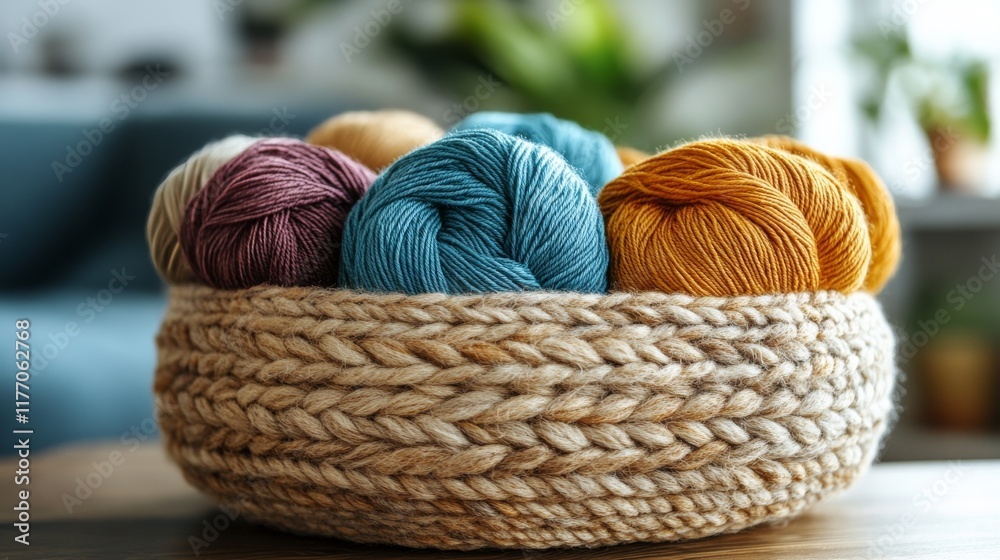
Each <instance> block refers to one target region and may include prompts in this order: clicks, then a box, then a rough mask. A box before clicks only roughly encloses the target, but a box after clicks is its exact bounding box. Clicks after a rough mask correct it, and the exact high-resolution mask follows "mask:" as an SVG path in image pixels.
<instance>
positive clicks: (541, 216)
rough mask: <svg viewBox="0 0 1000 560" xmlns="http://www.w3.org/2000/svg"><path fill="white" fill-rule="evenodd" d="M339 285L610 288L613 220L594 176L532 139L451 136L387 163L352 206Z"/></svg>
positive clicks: (411, 289) (456, 290) (414, 289)
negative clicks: (609, 226)
mask: <svg viewBox="0 0 1000 560" xmlns="http://www.w3.org/2000/svg"><path fill="white" fill-rule="evenodd" d="M343 259H344V260H343V266H342V267H341V284H342V285H343V286H344V287H348V288H359V289H363V290H368V291H375V292H403V293H408V294H419V293H427V292H442V293H450V294H464V293H487V292H516V291H522V290H558V291H567V292H591V293H594V292H596V293H601V292H604V291H605V290H606V288H607V270H608V248H607V243H606V242H605V237H604V220H603V219H602V217H601V213H600V210H599V208H598V206H597V201H596V199H594V197H593V196H592V195H591V194H590V192H589V189H588V187H587V183H586V182H584V180H583V179H582V178H581V177H580V175H579V174H577V172H576V171H575V170H573V168H572V167H570V166H569V164H567V163H566V160H565V159H563V158H562V157H560V156H559V155H558V154H557V153H555V152H554V151H552V150H551V149H549V148H547V147H545V146H543V145H541V144H536V143H534V142H528V141H527V140H524V139H521V138H517V137H514V136H510V135H508V134H504V133H502V132H497V131H495V130H488V129H476V130H467V131H462V132H455V133H452V134H449V135H447V136H445V137H444V138H442V139H441V140H438V141H437V142H433V143H431V144H428V145H427V146H424V147H422V148H417V149H416V150H414V151H412V152H410V153H409V154H407V155H405V156H403V157H402V158H400V159H399V160H398V161H396V162H395V163H394V164H392V165H391V166H389V168H388V169H386V170H385V171H384V172H383V173H382V175H380V176H379V178H378V179H377V180H376V181H375V183H374V184H373V185H372V187H371V189H369V191H368V194H367V195H365V197H364V198H363V199H362V200H361V202H359V203H358V204H357V205H356V206H355V207H354V209H353V210H352V211H351V214H350V216H349V217H348V219H347V224H346V225H345V229H344V252H343Z"/></svg>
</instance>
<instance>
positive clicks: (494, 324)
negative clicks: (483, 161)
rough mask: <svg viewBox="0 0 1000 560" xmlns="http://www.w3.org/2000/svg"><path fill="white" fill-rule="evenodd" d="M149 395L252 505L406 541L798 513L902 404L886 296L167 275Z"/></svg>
mask: <svg viewBox="0 0 1000 560" xmlns="http://www.w3.org/2000/svg"><path fill="white" fill-rule="evenodd" d="M157 343H158V346H159V365H158V367H157V371H156V394H157V401H158V407H159V414H160V422H161V426H162V430H163V434H164V438H165V440H166V445H167V448H168V450H169V453H170V455H171V456H172V457H173V459H174V460H175V461H176V462H177V463H178V464H179V465H180V466H181V468H182V469H183V471H184V474H185V476H186V477H187V479H188V480H189V481H190V482H191V483H192V484H194V485H195V486H196V487H198V488H200V489H201V490H203V491H204V492H206V493H208V494H209V495H211V496H212V497H213V498H215V499H216V500H217V501H218V502H220V503H221V504H224V505H226V506H228V507H230V508H237V509H238V511H239V513H240V515H242V516H245V517H246V518H248V519H250V520H252V521H256V522H260V523H264V524H267V525H271V526H274V527H278V528H281V529H285V530H288V531H293V532H297V533H308V534H315V535H327V536H333V537H341V538H345V539H349V540H352V541H359V542H370V543H393V544H401V545H406V546H413V547H435V548H448V549H473V548H479V547H515V548H548V547H557V546H598V545H609V544H616V543H625V542H635V541H671V540H679V539H690V538H696V537H702V536H705V535H712V534H716V533H721V532H731V531H737V530H739V529H742V528H745V527H749V526H751V525H755V524H758V523H761V522H766V521H777V520H783V519H787V518H790V517H792V516H794V515H796V514H798V513H799V512H801V511H802V510H803V509H804V508H806V507H807V506H808V505H810V504H812V503H814V502H816V501H817V500H820V499H822V498H824V497H825V496H828V495H830V494H832V493H835V492H837V491H839V490H842V489H844V488H846V487H847V486H849V485H850V484H851V483H852V482H853V481H854V479H855V478H857V477H858V475H859V474H860V473H861V472H862V471H864V470H865V469H866V468H867V467H868V465H869V464H870V463H871V462H872V460H873V457H874V455H875V453H876V450H877V447H878V443H879V440H880V438H881V436H882V434H883V432H884V431H885V429H886V425H887V423H888V420H889V416H890V414H891V411H892V402H891V393H892V390H893V385H894V377H895V368H894V359H893V337H892V334H891V332H890V330H889V327H888V325H887V323H886V321H885V319H884V318H883V315H882V312H881V309H880V308H879V305H878V304H877V303H876V302H875V300H874V299H873V298H872V297H871V296H868V295H865V294H855V295H850V296H844V295H841V294H838V293H829V292H819V293H807V294H789V295H777V296H753V297H749V296H748V297H733V298H712V297H690V296H685V295H665V294H656V293H647V294H624V293H615V294H610V295H604V296H601V295H580V294H556V293H538V292H535V293H522V294H494V295H486V296H445V295H440V294H431V295H422V296H403V295H375V294H364V293H358V292H350V291H330V290H321V289H306V288H274V287H261V288H254V289H249V290H243V291H235V292H226V291H218V290H212V289H209V288H205V287H195V286H181V287H175V288H172V290H171V292H170V305H169V308H168V311H167V315H166V318H165V319H164V321H163V326H162V329H161V331H160V333H159V336H158V338H157Z"/></svg>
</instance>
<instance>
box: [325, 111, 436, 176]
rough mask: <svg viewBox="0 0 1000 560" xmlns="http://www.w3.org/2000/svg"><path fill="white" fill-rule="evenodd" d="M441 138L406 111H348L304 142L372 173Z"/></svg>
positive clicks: (421, 118)
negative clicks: (337, 154) (332, 151)
mask: <svg viewBox="0 0 1000 560" xmlns="http://www.w3.org/2000/svg"><path fill="white" fill-rule="evenodd" d="M442 136H444V130H442V129H441V127H439V126H438V125H437V124H435V123H434V121H432V120H430V119H428V118H427V117H424V116H422V115H418V114H416V113H413V112H410V111H403V110H395V109H389V110H384V111H351V112H348V113H341V114H339V115H336V116H333V117H330V118H329V119H327V120H325V121H323V122H322V123H320V125H319V126H317V127H316V128H314V129H312V131H310V132H309V135H308V136H306V142H308V143H310V144H315V145H317V146H324V147H327V148H330V149H333V150H338V151H340V152H342V153H344V154H347V155H348V156H350V157H351V158H353V159H354V160H356V161H358V162H359V163H362V164H364V165H365V166H366V167H368V168H369V169H371V170H372V171H375V172H376V173H378V172H380V171H382V170H383V169H385V168H386V167H388V166H389V165H390V164H391V163H392V162H394V161H396V160H397V159H399V158H400V157H402V156H404V155H406V154H408V153H409V152H411V151H413V150H414V149H416V148H419V147H420V146H423V145H425V144H430V143H431V142H434V141H435V140H439V139H440V138H441V137H442Z"/></svg>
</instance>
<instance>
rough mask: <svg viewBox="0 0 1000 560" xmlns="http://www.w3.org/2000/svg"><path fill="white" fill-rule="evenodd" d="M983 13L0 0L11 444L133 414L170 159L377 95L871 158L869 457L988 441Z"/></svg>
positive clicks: (935, 455)
mask: <svg viewBox="0 0 1000 560" xmlns="http://www.w3.org/2000/svg"><path fill="white" fill-rule="evenodd" d="M998 28H1000V3H996V2H991V1H989V0H845V1H842V2H824V1H822V0H709V1H704V0H700V1H699V0H677V1H671V2H658V1H654V0H616V1H613V2H612V1H611V0H546V1H530V2H529V1H504V2H501V1H470V0H422V1H420V2H414V1H412V0H372V1H352V2H347V1H333V0H329V1H322V0H285V1H274V0H210V1H205V0H172V1H170V2H156V3H152V2H130V1H127V0H91V1H87V2H83V1H80V0H17V1H14V0H10V1H6V2H3V3H2V4H0V31H2V32H3V33H4V44H3V45H0V165H2V170H3V176H2V182H0V196H2V198H0V290H2V295H0V325H6V327H4V328H5V329H7V330H6V331H5V332H8V333H11V335H10V336H13V332H14V326H13V324H14V321H15V320H16V319H22V318H27V319H30V320H31V332H32V341H33V342H34V353H33V364H34V370H33V376H32V383H31V425H32V427H33V428H34V429H35V436H34V442H33V443H34V447H35V449H39V448H44V447H49V446H54V445H57V444H63V443H67V442H71V441H83V440H97V439H108V438H112V439H119V438H121V437H122V436H123V434H127V433H130V432H131V433H133V434H135V433H136V430H138V431H139V433H141V434H142V435H143V436H152V435H153V434H152V431H153V428H152V426H153V424H152V422H151V420H150V419H151V418H152V416H153V403H152V395H151V385H152V374H153V369H154V360H155V349H154V346H153V337H154V335H155V332H156V328H157V326H158V322H159V320H160V318H161V316H162V313H163V310H164V306H165V297H164V287H163V285H162V283H161V281H160V280H159V278H158V277H157V275H156V273H155V271H154V269H153V267H152V264H151V263H150V261H149V258H148V256H147V250H146V245H145V239H144V224H145V217H146V212H147V211H148V207H149V203H150V201H151V197H152V193H153V191H154V190H155V188H156V186H157V185H158V184H159V182H160V181H161V180H162V179H163V178H164V177H165V176H166V174H167V172H168V171H169V170H170V169H171V168H172V167H173V166H175V165H176V164H178V163H180V162H181V161H182V160H183V159H184V158H185V157H186V156H187V155H188V154H190V153H191V152H193V151H194V150H196V149H197V148H199V147H201V146H202V145H203V144H205V143H206V142H208V141H209V140H212V139H217V138H220V137H222V136H225V135H228V134H230V133H234V132H242V133H246V134H262V135H298V136H301V135H304V134H305V133H306V132H307V131H308V130H309V129H311V128H312V127H313V126H315V125H316V124H318V123H319V122H320V121H321V120H322V119H324V118H326V117H328V116H330V115H332V114H334V113H336V112H340V111H344V110H348V109H358V108H385V107H401V108H407V109H412V110H415V111H418V112H421V113H423V114H425V115H427V116H429V117H431V118H433V119H434V120H436V121H438V122H439V123H441V124H442V125H444V126H449V125H451V124H454V123H456V122H457V121H458V120H460V119H461V118H462V117H464V116H465V115H467V114H469V113H471V112H473V111H477V110H482V109H501V110H512V111H548V112H552V113H554V114H556V115H557V116H561V117H565V118H570V119H574V120H577V121H579V122H581V123H582V124H584V125H586V126H588V127H590V128H593V129H595V130H599V131H602V132H604V133H605V134H606V135H608V136H609V137H610V138H611V139H612V140H613V141H614V142H615V143H617V144H627V145H631V146H634V147H637V148H640V149H643V150H647V151H658V150H662V149H665V148H668V147H671V146H673V145H675V144H677V143H679V142H682V141H684V140H690V139H695V138H698V137H701V136H706V135H718V134H732V135H761V134H788V135H793V136H797V137H799V138H801V139H803V140H805V141H806V142H808V143H810V144H812V145H814V146H815V147H816V148H818V149H821V150H826V151H828V152H830V153H833V154H839V155H852V156H859V157H862V158H864V159H866V160H868V161H870V162H871V163H872V164H873V165H874V166H875V167H876V168H877V169H878V171H879V172H880V173H881V174H882V176H883V177H884V179H885V181H886V183H887V185H889V187H890V189H891V190H892V192H893V193H894V195H895V196H896V200H897V205H898V208H899V213H900V217H901V220H902V223H903V227H904V230H905V231H904V243H905V245H904V261H903V264H902V268H901V269H900V271H899V273H898V274H897V276H896V278H895V279H894V281H893V282H892V283H891V284H890V286H889V287H888V288H887V289H886V290H885V292H884V293H883V294H882V296H881V299H882V301H883V304H884V305H885V308H886V311H887V313H888V315H889V317H890V320H891V321H892V323H893V325H894V326H895V327H896V328H897V330H898V332H899V336H900V356H899V363H900V367H901V369H902V370H903V371H904V372H905V374H906V375H905V378H904V380H903V382H902V387H901V391H900V393H901V402H902V405H903V406H902V412H901V415H900V417H899V420H898V425H897V427H896V429H895V431H894V433H893V435H892V436H891V438H890V439H889V441H888V442H887V444H886V447H885V449H884V452H883V456H882V459H883V460H887V461H891V460H913V459H944V458H987V457H989V458H997V457H1000V412H998V409H1000V407H998V406H997V403H998V401H1000V383H998V379H1000V351H998V347H1000V345H998V344H997V342H998V340H1000V281H995V282H994V281H992V279H993V278H994V277H995V276H996V275H997V274H998V273H1000V262H998V261H997V252H998V248H1000V198H997V196H998V195H1000V153H998V152H1000V143H998V142H997V141H996V139H995V136H996V135H995V133H994V122H995V120H996V119H997V117H998V108H1000V100H998V96H1000V83H998V77H1000V66H998V65H1000V49H998V48H997V43H996V29H998ZM11 416H12V414H11ZM4 417H5V422H6V423H7V424H8V425H9V424H13V418H8V417H7V414H4ZM10 451H11V449H10V447H9V446H8V447H5V448H4V453H8V452H10Z"/></svg>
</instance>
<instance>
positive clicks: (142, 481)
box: [0, 440, 1000, 560]
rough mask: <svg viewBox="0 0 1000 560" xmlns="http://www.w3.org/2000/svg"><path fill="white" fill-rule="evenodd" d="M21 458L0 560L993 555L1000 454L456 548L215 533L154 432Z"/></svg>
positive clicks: (243, 529)
mask: <svg viewBox="0 0 1000 560" xmlns="http://www.w3.org/2000/svg"><path fill="white" fill-rule="evenodd" d="M130 443H131V442H130ZM118 454H120V455H118ZM30 458H31V466H30V469H31V473H30V476H31V485H30V486H29V489H30V493H31V494H30V498H31V506H30V507H31V509H30V512H31V520H30V521H31V528H30V542H31V544H30V546H27V547H26V546H24V545H20V544H17V543H14V542H13V535H12V534H11V532H10V531H11V530H10V529H9V527H11V525H10V523H12V522H13V521H14V515H13V514H14V513H15V512H14V511H13V505H14V500H15V496H16V493H17V492H16V491H17V490H18V489H21V488H23V487H18V488H15V487H14V477H13V476H7V475H4V477H3V479H4V481H5V482H3V483H2V484H5V485H6V487H5V490H4V492H3V496H4V500H6V501H8V502H9V505H8V504H0V506H2V507H0V521H2V522H3V524H4V525H5V526H6V527H8V529H6V530H5V535H6V536H5V537H4V539H3V544H2V545H0V557H7V558H39V559H48V558H142V559H161V558H194V557H196V555H195V552H194V549H193V544H198V542H197V539H201V543H202V544H203V545H204V546H201V547H200V548H199V550H198V555H197V557H198V558H241V559H263V558H332V559H341V560H346V559H361V558H365V559H370V558H374V559H385V560H390V559H391V560H396V559H398V560H404V559H406V560H423V559H431V558H433V559H444V560H447V559H456V560H457V559H463V560H473V559H476V560H479V559H482V560H486V559H501V558H538V559H543V560H544V559H563V558H574V559H583V560H596V559H602V560H605V559H607V560H610V559H614V560H646V559H648V560H653V559H666V558H737V559H751V558H766V559H782V558H794V559H797V560H802V559H811V558H816V559H825V558H836V559H838V560H839V559H855V558H962V559H965V558H994V559H1000V461H967V462H952V463H948V462H926V463H888V464H882V465H876V466H875V467H873V468H872V470H871V471H870V472H869V473H867V475H866V476H865V477H863V478H862V479H861V481H859V482H858V484H857V486H855V487H854V488H852V489H851V490H849V491H847V492H846V493H845V494H843V495H841V496H838V497H835V498H832V499H830V500H828V501H827V502H825V503H821V504H818V505H817V506H815V507H814V508H813V509H811V510H809V511H808V512H807V513H805V514H804V515H802V516H801V517H799V518H797V519H795V520H792V521H790V522H788V523H787V524H786V525H783V526H763V527H757V528H753V529H748V530H746V531H743V532H741V533H737V534H731V535H720V536H717V537H710V538H707V539H702V540H697V541H689V542H682V543H662V544H635V545H622V546H616V547H610V548H602V549H594V550H554V551H542V552H539V551H524V552H521V551H495V550H493V551H480V552H466V553H462V552H438V551H422V550H409V549H404V548H397V547H377V546H366V545H357V544H352V543H347V542H343V541H338V540H333V539H321V538H307V537H298V536H293V535H288V534H284V533H279V532H276V531H272V530H269V529H266V528H261V527H257V526H253V525H250V524H248V523H246V522H244V521H243V520H242V519H239V518H237V519H236V520H235V521H234V522H233V523H232V524H231V525H230V526H229V527H228V528H225V529H224V530H222V531H219V532H218V533H217V534H215V533H213V532H211V531H209V532H206V529H205V524H206V523H207V522H210V521H211V520H213V519H215V518H216V517H217V516H219V515H221V512H220V511H219V510H217V509H215V508H214V507H213V506H212V504H211V503H210V502H209V501H208V500H207V499H205V498H204V497H202V496H201V495H200V494H198V493H197V492H196V491H195V490H193V489H191V488H190V487H189V486H187V484H186V483H185V482H184V480H183V478H182V477H181V475H180V473H179V471H178V469H177V468H176V467H175V466H174V465H172V464H171V463H169V462H168V460H167V459H166V456H165V454H164V452H163V450H162V449H161V446H160V443H159V442H157V441H154V440H148V441H146V442H142V443H141V444H132V445H119V444H117V443H115V444H104V445H88V446H78V447H69V448H62V449H58V450H55V451H51V452H47V453H42V454H39V455H37V456H36V455H32V456H31V457H30ZM109 459H115V460H116V461H117V462H118V463H119V466H113V469H112V470H111V471H110V472H109V469H108V468H107V465H104V466H103V468H100V467H102V464H103V463H105V462H109ZM95 462H96V463H97V466H96V467H95V465H94V463H95ZM0 464H2V467H0V471H2V472H4V473H11V474H12V473H13V472H14V471H16V470H17V466H16V460H15V459H14V458H6V459H3V460H2V461H0ZM109 464H110V463H109ZM100 470H103V471H104V473H106V476H105V474H102V473H101V472H99V471H100ZM88 477H89V479H90V483H91V486H96V488H95V489H94V490H92V491H91V494H90V495H89V496H87V495H86V492H85V491H84V490H83V488H82V487H81V489H80V491H79V494H80V495H81V496H84V498H83V499H81V500H80V501H79V502H70V503H69V504H68V505H69V506H72V507H71V508H70V507H67V498H68V497H71V496H74V494H75V493H76V492H77V486H78V484H83V483H85V481H87V479H88ZM70 509H71V511H70Z"/></svg>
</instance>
